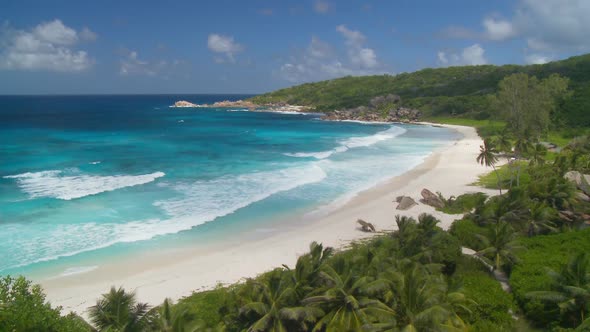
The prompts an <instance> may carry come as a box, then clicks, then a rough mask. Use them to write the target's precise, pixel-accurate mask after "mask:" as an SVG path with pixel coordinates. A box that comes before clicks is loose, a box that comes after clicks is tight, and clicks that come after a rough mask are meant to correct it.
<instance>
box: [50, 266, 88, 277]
mask: <svg viewBox="0 0 590 332" xmlns="http://www.w3.org/2000/svg"><path fill="white" fill-rule="evenodd" d="M96 269H98V265H93V266H77V267H70V268H67V269H65V270H64V271H63V272H62V273H60V274H59V276H58V277H67V276H72V275H76V274H82V273H88V272H90V271H94V270H96Z"/></svg>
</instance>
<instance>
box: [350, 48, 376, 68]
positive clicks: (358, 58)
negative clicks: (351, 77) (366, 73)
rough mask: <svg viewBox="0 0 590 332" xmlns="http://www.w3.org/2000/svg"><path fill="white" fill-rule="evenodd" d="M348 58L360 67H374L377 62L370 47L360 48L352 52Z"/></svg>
mask: <svg viewBox="0 0 590 332" xmlns="http://www.w3.org/2000/svg"><path fill="white" fill-rule="evenodd" d="M350 60H351V61H352V63H354V64H357V65H359V66H361V67H362V68H375V67H377V65H378V64H379V62H378V61H377V55H376V54H375V51H373V49H370V48H361V49H359V50H358V51H356V52H352V53H351V55H350Z"/></svg>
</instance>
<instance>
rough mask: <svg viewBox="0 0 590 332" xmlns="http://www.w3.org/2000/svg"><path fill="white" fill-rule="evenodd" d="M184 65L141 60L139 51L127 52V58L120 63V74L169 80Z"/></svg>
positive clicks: (181, 62) (179, 61)
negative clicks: (158, 77)
mask: <svg viewBox="0 0 590 332" xmlns="http://www.w3.org/2000/svg"><path fill="white" fill-rule="evenodd" d="M184 64H185V62H184V61H181V60H172V61H168V60H153V61H148V60H144V59H141V58H140V56H139V54H138V52H137V51H127V54H126V56H125V57H124V58H123V59H121V61H120V67H119V74H121V75H123V76H132V75H145V76H161V77H164V78H168V76H169V75H171V74H174V73H173V71H174V69H175V68H177V67H178V66H182V65H184ZM177 69H178V68H177Z"/></svg>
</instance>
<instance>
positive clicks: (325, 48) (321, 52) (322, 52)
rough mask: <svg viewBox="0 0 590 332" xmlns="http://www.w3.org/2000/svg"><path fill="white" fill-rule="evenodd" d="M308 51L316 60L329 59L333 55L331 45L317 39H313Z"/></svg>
mask: <svg viewBox="0 0 590 332" xmlns="http://www.w3.org/2000/svg"><path fill="white" fill-rule="evenodd" d="M308 51H309V54H310V56H312V57H314V58H327V57H330V56H331V55H332V54H333V51H332V47H331V46H330V44H328V43H324V42H323V41H321V40H320V39H319V38H317V37H311V43H310V44H309V48H308Z"/></svg>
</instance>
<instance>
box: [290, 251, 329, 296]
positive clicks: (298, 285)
mask: <svg viewBox="0 0 590 332" xmlns="http://www.w3.org/2000/svg"><path fill="white" fill-rule="evenodd" d="M333 252H334V249H333V248H331V247H326V248H324V246H323V245H322V244H321V243H317V242H315V241H314V242H312V243H311V244H310V245H309V253H307V254H305V255H302V256H300V257H299V258H298V259H297V263H296V264H295V269H294V270H292V269H291V268H289V267H288V266H287V265H284V264H283V267H284V268H285V269H286V270H287V271H288V273H290V276H291V280H292V283H293V290H294V291H295V294H296V295H297V300H298V301H299V300H302V299H303V298H304V297H305V296H307V293H308V292H309V291H311V290H313V289H314V286H315V285H316V279H317V276H318V273H319V272H320V269H321V268H322V266H323V265H324V264H325V263H326V261H327V260H328V258H330V257H331V256H332V254H333Z"/></svg>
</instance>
